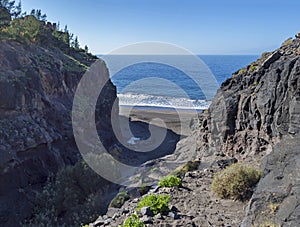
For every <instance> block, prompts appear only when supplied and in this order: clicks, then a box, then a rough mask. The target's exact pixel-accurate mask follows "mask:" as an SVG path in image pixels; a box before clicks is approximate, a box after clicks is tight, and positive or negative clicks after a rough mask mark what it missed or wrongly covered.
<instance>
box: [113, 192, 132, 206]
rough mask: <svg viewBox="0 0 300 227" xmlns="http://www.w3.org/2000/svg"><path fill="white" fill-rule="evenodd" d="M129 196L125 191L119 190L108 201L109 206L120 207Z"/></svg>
mask: <svg viewBox="0 0 300 227" xmlns="http://www.w3.org/2000/svg"><path fill="white" fill-rule="evenodd" d="M129 198H130V197H129V195H128V193H127V192H126V191H122V192H119V193H118V194H117V195H116V196H115V198H114V199H113V200H112V201H111V202H110V204H109V206H110V207H114V208H121V207H122V206H123V205H124V203H125V202H126V201H127V200H128V199H129Z"/></svg>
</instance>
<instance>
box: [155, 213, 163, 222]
mask: <svg viewBox="0 0 300 227" xmlns="http://www.w3.org/2000/svg"><path fill="white" fill-rule="evenodd" d="M154 218H155V219H160V220H163V219H164V218H163V216H162V215H161V213H158V214H157V215H155V216H154Z"/></svg>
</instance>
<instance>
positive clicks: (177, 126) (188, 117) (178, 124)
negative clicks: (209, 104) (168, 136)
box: [120, 107, 197, 137]
mask: <svg viewBox="0 0 300 227" xmlns="http://www.w3.org/2000/svg"><path fill="white" fill-rule="evenodd" d="M120 115H121V116H125V117H130V119H131V121H132V122H135V121H140V122H146V123H149V124H153V125H156V126H159V127H166V128H167V129H169V130H171V131H173V132H174V133H176V134H177V135H181V136H184V137H185V136H188V135H190V133H191V129H190V124H191V121H192V119H193V118H195V117H196V116H197V113H196V112H193V111H179V112H177V111H176V110H173V109H170V110H169V109H135V108H134V109H130V108H127V107H120ZM153 119H160V120H162V121H163V122H164V124H162V123H161V122H160V121H157V122H155V121H153Z"/></svg>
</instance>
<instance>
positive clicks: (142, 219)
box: [140, 216, 153, 224]
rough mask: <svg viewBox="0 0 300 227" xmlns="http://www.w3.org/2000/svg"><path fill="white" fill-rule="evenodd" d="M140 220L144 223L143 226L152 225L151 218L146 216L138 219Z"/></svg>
mask: <svg viewBox="0 0 300 227" xmlns="http://www.w3.org/2000/svg"><path fill="white" fill-rule="evenodd" d="M140 220H141V221H142V222H144V224H153V220H152V218H151V217H148V216H143V217H141V218H140Z"/></svg>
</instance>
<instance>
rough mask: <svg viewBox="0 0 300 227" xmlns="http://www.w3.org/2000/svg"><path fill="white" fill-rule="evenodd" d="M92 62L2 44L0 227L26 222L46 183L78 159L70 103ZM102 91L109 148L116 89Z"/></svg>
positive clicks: (77, 54) (79, 54) (76, 54)
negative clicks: (37, 196)
mask: <svg viewBox="0 0 300 227" xmlns="http://www.w3.org/2000/svg"><path fill="white" fill-rule="evenodd" d="M96 59H97V58H96V57H94V56H92V55H90V54H86V53H84V52H83V51H79V50H76V51H75V50H72V49H69V50H68V52H67V53H66V52H65V51H64V52H63V51H62V50H60V49H58V48H56V47H53V46H51V45H48V46H45V45H43V46H41V45H38V44H33V43H29V44H28V43H24V42H17V41H12V40H8V39H3V40H0V222H1V225H6V226H15V225H17V224H18V222H19V221H21V220H24V219H25V218H29V217H30V215H31V214H32V212H33V210H32V209H33V206H34V203H35V200H36V194H37V192H38V191H40V190H41V189H42V187H43V185H44V184H45V182H46V181H47V179H48V177H49V176H52V175H53V174H55V173H56V172H57V171H58V170H60V169H62V168H64V167H65V166H67V165H73V164H75V163H76V162H77V161H78V160H79V159H80V154H79V152H78V150H77V147H76V144H75V141H74V138H73V131H72V122H71V109H72V100H73V95H74V92H75V90H76V87H77V85H78V82H79V80H80V78H81V77H82V76H83V74H84V73H85V71H86V70H87V68H88V67H89V66H90V65H91V64H92V63H93V62H95V61H96ZM108 76H109V75H108V74H107V75H103V77H108ZM106 87H107V89H104V90H105V94H103V92H102V96H101V97H100V98H99V101H98V105H99V107H100V108H101V110H102V111H104V112H105V113H106V114H105V115H103V116H102V117H100V118H99V119H98V120H99V122H98V125H100V126H101V127H100V128H99V127H98V128H99V131H100V132H99V134H100V136H101V135H102V136H103V138H104V139H103V140H104V143H106V144H108V145H109V144H111V143H112V140H113V136H112V135H113V132H112V129H111V124H110V122H111V121H110V119H111V116H110V113H111V109H112V105H113V102H114V101H115V98H116V88H115V86H114V85H113V84H112V83H111V82H109V83H108V84H107V85H106ZM103 97H104V98H103ZM107 113H108V114H107Z"/></svg>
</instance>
